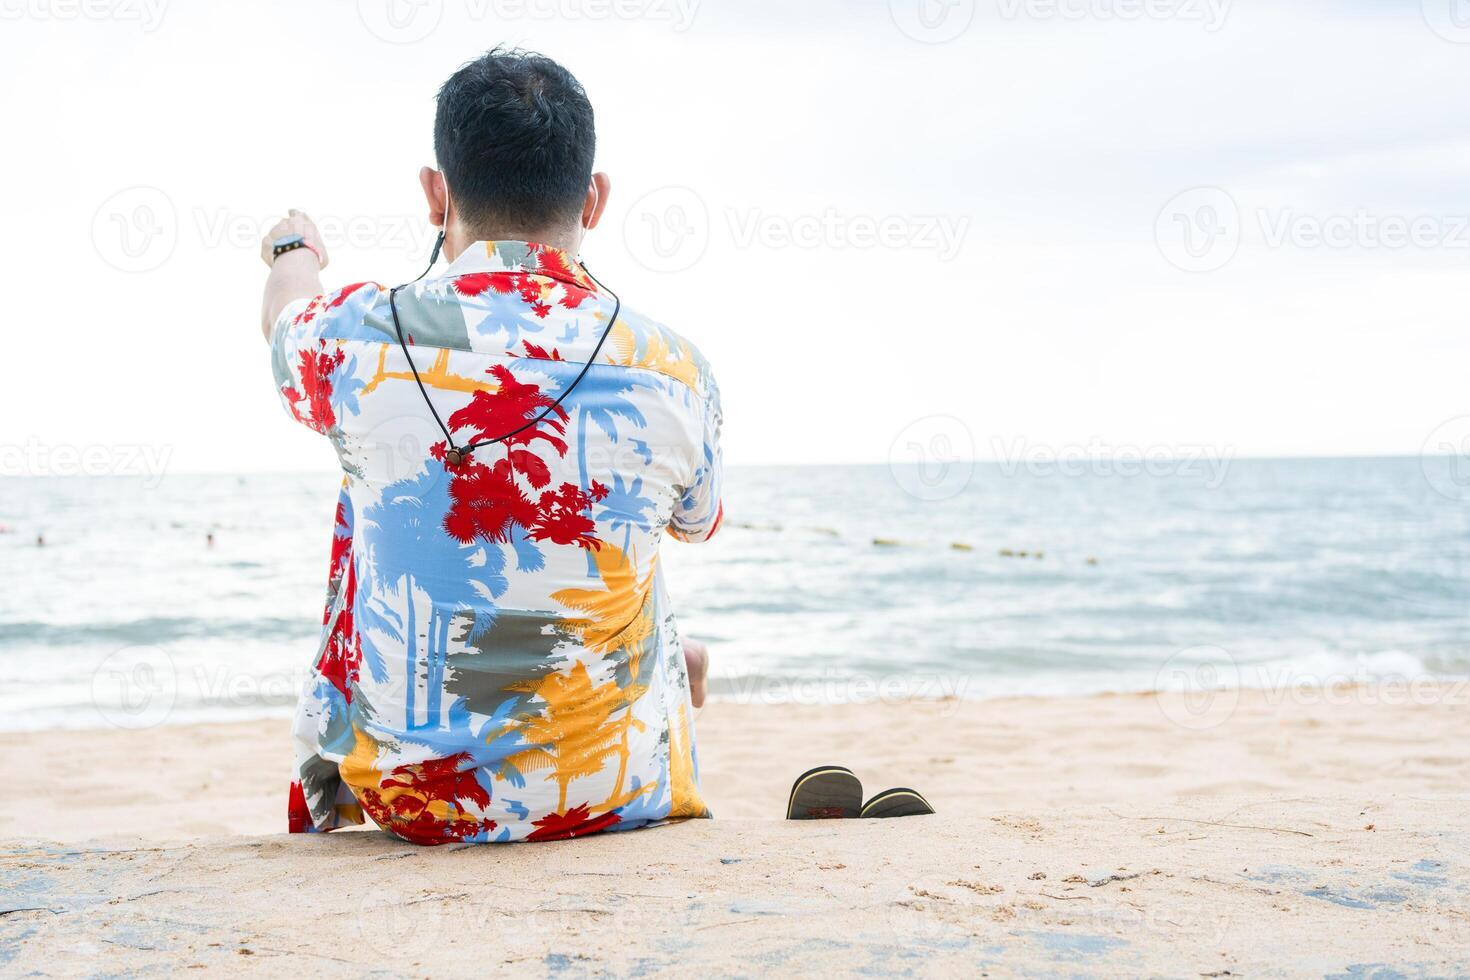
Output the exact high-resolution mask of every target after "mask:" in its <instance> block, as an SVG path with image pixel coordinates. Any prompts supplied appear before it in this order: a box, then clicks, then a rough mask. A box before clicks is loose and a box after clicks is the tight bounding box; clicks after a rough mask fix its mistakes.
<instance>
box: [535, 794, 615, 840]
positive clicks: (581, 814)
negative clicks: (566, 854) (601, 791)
mask: <svg viewBox="0 0 1470 980" xmlns="http://www.w3.org/2000/svg"><path fill="white" fill-rule="evenodd" d="M588 810H589V806H588V804H586V803H583V804H582V805H581V806H577V807H573V808H572V809H570V810H568V811H567V812H566V813H553V814H550V815H548V816H545V817H542V818H541V819H540V820H537V821H535V822H534V824H533V825H534V826H535V827H537V828H539V829H538V830H536V831H534V832H533V833H531V834H530V835H529V836H528V837H527V838H526V840H528V841H548V840H570V839H571V838H573V837H585V836H587V835H588V834H596V833H598V832H600V831H603V830H606V829H608V828H609V827H614V826H616V825H617V824H618V823H619V822H621V821H622V819H623V818H622V817H620V816H618V814H617V813H616V812H613V813H604V814H602V815H601V816H599V817H593V816H591V815H590V814H589V813H588Z"/></svg>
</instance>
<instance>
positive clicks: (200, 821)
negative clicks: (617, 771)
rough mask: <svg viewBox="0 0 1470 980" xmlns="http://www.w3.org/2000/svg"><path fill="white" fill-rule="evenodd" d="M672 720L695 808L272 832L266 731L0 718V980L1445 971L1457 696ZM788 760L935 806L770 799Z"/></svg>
mask: <svg viewBox="0 0 1470 980" xmlns="http://www.w3.org/2000/svg"><path fill="white" fill-rule="evenodd" d="M697 725H698V737H699V746H700V752H701V756H702V766H703V782H704V787H705V793H706V797H707V798H708V799H709V801H710V803H711V805H712V806H713V807H714V809H715V812H716V815H717V819H716V820H714V821H701V822H695V823H689V824H684V825H680V826H675V827H668V828H658V829H653V830H645V831H638V832H632V833H627V834H612V835H605V836H602V837H599V838H594V839H585V840H579V841H572V842H566V843H557V844H543V845H512V846H484V847H479V846H454V847H444V848H438V849H431V850H425V849H418V848H415V847H412V846H411V845H406V844H401V843H398V842H396V841H394V840H392V839H390V838H387V837H386V836H384V835H382V834H380V833H377V832H375V831H373V832H351V833H339V834H334V835H329V836H294V837H293V836H288V835H285V834H284V833H282V831H283V830H284V821H285V817H284V812H285V795H284V794H285V785H286V775H285V774H286V772H287V770H288V764H289V760H288V757H287V749H286V723H285V722H284V721H279V720H273V721H251V722H239V723H229V724H218V725H202V726H192V727H162V728H156V729H152V730H148V731H142V732H121V731H112V732H107V733H105V734H103V735H101V736H100V737H99V735H98V733H95V732H92V733H81V732H74V733H55V732H52V733H37V734H22V735H9V736H5V737H3V738H0V746H3V750H4V751H5V753H6V755H7V756H8V757H9V758H10V759H11V760H12V763H11V765H9V766H8V767H7V774H8V783H9V785H10V787H11V792H10V793H9V794H7V795H6V796H5V797H4V799H3V800H0V838H5V840H6V843H5V845H4V857H3V860H0V881H3V893H4V899H3V904H0V973H3V974H5V975H22V974H27V973H29V972H32V971H35V972H38V973H44V974H66V973H78V972H93V973H95V972H109V973H133V972H145V971H150V970H158V969H165V968H169V969H172V968H186V967H204V968H208V969H212V970H229V971H242V972H243V971H250V972H261V971H262V970H263V971H265V972H286V971H287V970H295V969H299V966H300V964H301V962H303V961H301V960H295V959H288V957H298V956H299V957H304V958H305V962H310V963H311V964H312V969H314V970H319V971H322V972H327V973H332V974H337V973H349V972H351V973H357V972H361V971H364V970H372V971H380V972H385V973H387V974H391V975H400V974H401V975H428V974H442V973H452V974H468V973H485V972H495V971H509V970H517V971H522V972H526V971H529V972H532V973H538V974H558V975H568V976H581V975H601V974H607V973H613V974H620V975H621V974H626V973H652V974H671V973H675V972H691V971H703V972H706V973H713V974H719V975H729V974H736V975H757V974H767V973H772V972H783V973H789V972H803V973H805V972H816V971H819V970H824V971H831V970H840V971H842V972H883V973H898V974H918V975H936V974H954V973H962V974H968V975H974V974H976V973H980V972H986V973H989V974H991V975H1017V974H1028V975H1035V974H1053V975H1059V974H1066V975H1074V974H1086V975H1115V976H1125V975H1141V974H1161V975H1174V976H1239V975H1266V976H1307V975H1310V976H1324V975H1325V976H1333V975H1340V976H1351V977H1374V976H1456V975H1465V974H1467V973H1470V756H1467V753H1466V751H1465V749H1466V746H1467V745H1470V711H1467V691H1466V689H1465V688H1464V687H1440V688H1426V687H1420V688H1416V689H1413V690H1408V689H1392V688H1385V689H1372V688H1359V689H1339V690H1336V691H1331V692H1309V693H1305V694H1297V695H1292V696H1281V697H1278V696H1273V695H1271V694H1265V693H1259V692H1245V693H1240V694H1234V693H1226V694H1223V695H1220V696H1218V697H1217V698H1216V699H1215V701H1214V703H1213V704H1212V705H1211V707H1210V708H1209V710H1205V711H1201V710H1199V705H1197V704H1195V703H1194V702H1191V701H1188V700H1187V699H1185V698H1184V697H1182V696H1173V695H1170V696H1153V695H1127V696H1102V697H1093V698H1086V699H1018V700H1011V701H995V702H938V703H917V704H916V703H908V704H869V705H851V706H819V707H806V706H796V705H742V704H730V703H719V704H712V705H710V706H708V707H706V708H705V709H704V710H703V711H702V712H701V713H700V715H699V718H698V721H697ZM16 760H24V761H23V762H18V761H16ZM820 763H842V764H846V765H848V766H850V767H852V768H853V769H854V770H856V771H857V773H858V774H859V776H860V777H861V778H862V779H863V781H864V785H865V788H866V789H868V790H869V791H870V792H875V791H878V790H881V789H884V788H887V787H889V786H894V785H906V786H913V787H915V788H917V789H919V790H921V791H922V792H924V793H925V794H926V795H927V796H928V797H929V799H930V800H931V801H932V802H933V803H934V805H935V807H936V809H937V810H938V811H939V813H938V815H937V816H935V817H928V818H917V819H909V820H899V821H845V822H822V823H791V822H783V821H781V820H780V819H778V818H779V817H780V816H781V815H782V812H783V808H784V803H785V798H786V793H787V790H788V788H789V786H790V783H791V780H792V778H793V777H794V776H795V775H797V774H798V773H800V772H801V771H803V770H804V769H806V768H808V767H810V766H812V765H816V764H820ZM1390 970H1391V971H1396V972H1388V971H1390Z"/></svg>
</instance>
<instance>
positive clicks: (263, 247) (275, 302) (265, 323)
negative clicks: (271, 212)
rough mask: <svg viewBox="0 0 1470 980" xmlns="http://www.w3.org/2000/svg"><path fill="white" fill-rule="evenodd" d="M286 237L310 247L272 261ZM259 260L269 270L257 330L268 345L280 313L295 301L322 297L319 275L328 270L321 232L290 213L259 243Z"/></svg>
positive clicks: (298, 214)
mask: <svg viewBox="0 0 1470 980" xmlns="http://www.w3.org/2000/svg"><path fill="white" fill-rule="evenodd" d="M288 235H300V236H301V237H302V238H304V239H305V240H306V244H307V245H309V246H311V247H310V248H298V249H296V250H294V251H291V252H287V253H285V254H284V255H282V256H281V257H280V258H275V257H274V256H273V254H272V250H273V249H274V248H275V243H276V242H277V241H278V240H279V239H282V238H285V237H287V236H288ZM260 257H261V258H262V259H263V260H264V261H265V264H266V265H268V266H270V268H271V272H270V275H269V276H268V277H267V278H266V280H265V298H264V300H263V301H262V303H261V307H260V329H261V331H262V332H264V334H265V339H266V341H269V340H270V339H271V329H272V328H273V327H274V325H275V322H276V318H277V317H279V316H280V315H281V311H282V310H284V309H285V308H286V307H287V306H289V305H291V304H292V303H294V302H296V301H297V300H300V299H311V298H313V297H315V296H320V295H321V294H322V277H321V271H322V269H325V268H326V267H327V250H326V247H325V246H323V245H322V236H321V232H319V231H317V227H316V225H315V224H313V223H312V220H311V219H310V218H308V217H307V216H306V215H305V214H303V213H301V212H300V211H292V212H290V213H289V214H288V215H287V216H286V217H285V218H282V219H281V220H280V221H278V222H277V223H276V226H275V227H274V228H272V229H271V230H270V231H269V232H268V233H267V234H266V236H265V238H264V239H262V240H261V243H260Z"/></svg>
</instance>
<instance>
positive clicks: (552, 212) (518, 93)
mask: <svg viewBox="0 0 1470 980" xmlns="http://www.w3.org/2000/svg"><path fill="white" fill-rule="evenodd" d="M596 148H597V134H596V127H595V126H594V123H593V116H592V103H591V102H589V101H587V93H586V92H585V91H583V89H582V85H581V83H580V82H578V81H577V79H576V78H574V77H573V76H572V73H571V72H569V71H567V70H566V69H565V68H563V67H562V66H561V65H559V64H557V63H556V62H555V61H553V60H551V59H550V58H547V57H545V56H544V55H540V54H536V53H534V52H531V51H522V50H520V49H519V48H503V47H496V48H493V49H491V50H490V51H487V52H486V53H485V54H484V55H482V56H481V57H480V58H477V59H476V60H474V61H472V62H470V63H469V64H467V65H465V66H464V67H462V68H460V69H459V70H458V71H456V72H455V73H454V74H453V75H451V76H449V80H448V81H447V82H445V83H444V86H443V87H442V88H440V89H439V107H438V111H437V112H436V113H435V115H434V155H435V156H436V157H438V160H439V169H440V170H442V171H443V172H444V179H445V181H446V182H447V183H448V184H449V191H450V194H451V196H452V197H453V200H454V206H455V207H456V208H458V210H459V213H460V217H461V220H463V221H464V222H465V223H466V224H467V225H469V226H470V227H471V228H485V227H496V226H499V227H509V228H513V229H517V230H542V229H547V228H556V227H560V226H562V225H565V224H566V223H567V222H568V221H575V220H576V219H577V217H578V216H579V215H580V214H581V213H582V204H583V202H584V201H585V199H586V196H587V184H588V182H589V181H590V180H591V179H592V158H593V154H594V152H595V151H596Z"/></svg>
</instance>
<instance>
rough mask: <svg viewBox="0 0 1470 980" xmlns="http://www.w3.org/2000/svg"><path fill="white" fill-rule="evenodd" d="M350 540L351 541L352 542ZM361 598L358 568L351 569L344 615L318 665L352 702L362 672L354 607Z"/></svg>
mask: <svg viewBox="0 0 1470 980" xmlns="http://www.w3.org/2000/svg"><path fill="white" fill-rule="evenodd" d="M349 540H350V539H349ZM356 598H357V569H356V568H355V567H353V566H352V565H351V564H349V565H348V567H347V585H346V587H345V588H344V589H343V592H342V598H341V601H342V612H341V613H339V614H338V616H337V622H336V623H335V624H333V626H332V635H331V636H329V637H327V645H326V647H324V648H323V649H322V655H321V657H320V658H318V660H317V663H316V669H317V673H319V674H321V675H322V676H323V677H325V678H326V679H327V680H328V681H329V682H330V683H331V685H332V686H333V687H335V688H336V689H337V690H338V691H340V692H341V693H342V696H343V697H344V698H346V700H347V703H348V704H351V703H352V690H353V688H354V687H356V686H357V678H358V677H359V676H360V674H361V671H362V637H361V636H359V635H358V633H357V630H355V629H353V620H352V608H353V603H354V602H355V601H356Z"/></svg>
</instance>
